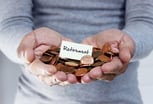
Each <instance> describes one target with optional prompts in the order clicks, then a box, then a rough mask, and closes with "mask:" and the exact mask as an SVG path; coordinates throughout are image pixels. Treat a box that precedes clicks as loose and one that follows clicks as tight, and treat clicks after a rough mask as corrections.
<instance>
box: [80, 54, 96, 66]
mask: <svg viewBox="0 0 153 104" xmlns="http://www.w3.org/2000/svg"><path fill="white" fill-rule="evenodd" d="M80 62H81V64H82V65H85V66H86V65H87V66H89V65H91V64H93V63H94V59H93V57H92V56H90V55H85V56H83V57H82V58H81V60H80Z"/></svg>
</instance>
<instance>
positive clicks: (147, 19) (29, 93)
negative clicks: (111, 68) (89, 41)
mask: <svg viewBox="0 0 153 104" xmlns="http://www.w3.org/2000/svg"><path fill="white" fill-rule="evenodd" d="M0 10H1V12H0V49H1V51H2V52H3V53H4V54H6V56H8V58H10V59H11V60H13V61H14V62H18V63H21V62H20V60H19V59H18V57H17V55H16V49H17V47H18V45H19V43H20V41H21V39H22V38H23V36H24V35H25V34H26V33H28V32H30V31H32V29H34V28H39V27H42V26H45V27H49V28H52V29H54V30H55V31H57V32H60V33H61V34H63V35H64V36H66V37H69V38H71V39H73V40H74V41H76V42H80V41H81V39H83V38H85V37H87V36H89V35H91V34H95V33H97V32H100V31H103V30H105V29H110V28H118V29H121V30H122V31H123V32H125V33H127V34H128V35H129V36H131V37H132V39H133V40H134V42H135V47H136V48H135V51H134V56H133V61H132V62H131V63H130V64H129V67H128V69H127V71H126V72H125V73H124V74H122V75H120V76H118V77H117V78H116V79H115V80H113V81H112V82H110V83H107V82H103V81H94V82H92V83H89V84H84V85H82V84H77V85H69V86H64V87H61V86H53V87H49V86H46V85H43V84H42V83H40V82H39V81H38V80H37V79H36V78H35V77H34V76H33V75H30V74H29V73H28V72H27V71H26V70H23V75H22V76H21V78H20V80H19V90H18V94H17V102H16V104H21V103H22V104H29V103H32V104H61V103H64V104H141V103H142V102H141V98H140V95H139V91H138V82H137V67H138V62H137V61H138V60H139V59H141V58H142V57H144V56H146V55H148V54H149V53H150V52H151V50H152V49H153V40H152V39H153V34H152V33H153V0H5V1H3V0H0Z"/></svg>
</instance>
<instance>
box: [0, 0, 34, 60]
mask: <svg viewBox="0 0 153 104" xmlns="http://www.w3.org/2000/svg"><path fill="white" fill-rule="evenodd" d="M0 4H1V6H0V10H1V12H0V49H1V51H2V52H3V53H4V54H5V55H6V56H7V57H8V58H9V59H11V60H12V61H14V62H17V63H22V62H21V61H20V60H19V58H18V56H17V52H16V50H17V47H18V45H19V43H20V41H21V40H22V38H23V37H24V35H26V34H27V33H28V32H30V31H31V30H32V27H33V23H32V16H31V6H32V4H31V0H27V1H24V0H21V1H18V0H13V1H10V0H6V1H5V2H3V3H0ZM27 8H28V9H27Z"/></svg>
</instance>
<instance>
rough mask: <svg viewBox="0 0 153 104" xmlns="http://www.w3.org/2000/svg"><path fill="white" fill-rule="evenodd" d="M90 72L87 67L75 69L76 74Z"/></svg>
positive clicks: (82, 74)
mask: <svg viewBox="0 0 153 104" xmlns="http://www.w3.org/2000/svg"><path fill="white" fill-rule="evenodd" d="M87 72H88V69H87V68H79V69H77V70H76V71H75V76H77V77H78V76H84V75H85V74H86V73H87Z"/></svg>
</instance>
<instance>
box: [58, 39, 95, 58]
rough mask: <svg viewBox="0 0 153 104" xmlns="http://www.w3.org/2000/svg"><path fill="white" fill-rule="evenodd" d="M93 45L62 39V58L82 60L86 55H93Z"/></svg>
mask: <svg viewBox="0 0 153 104" xmlns="http://www.w3.org/2000/svg"><path fill="white" fill-rule="evenodd" d="M92 49H93V46H91V45H85V44H79V43H73V42H68V41H62V44H61V48H60V54H59V57H60V58H69V59H75V60H80V59H81V57H82V56H84V55H92Z"/></svg>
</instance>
